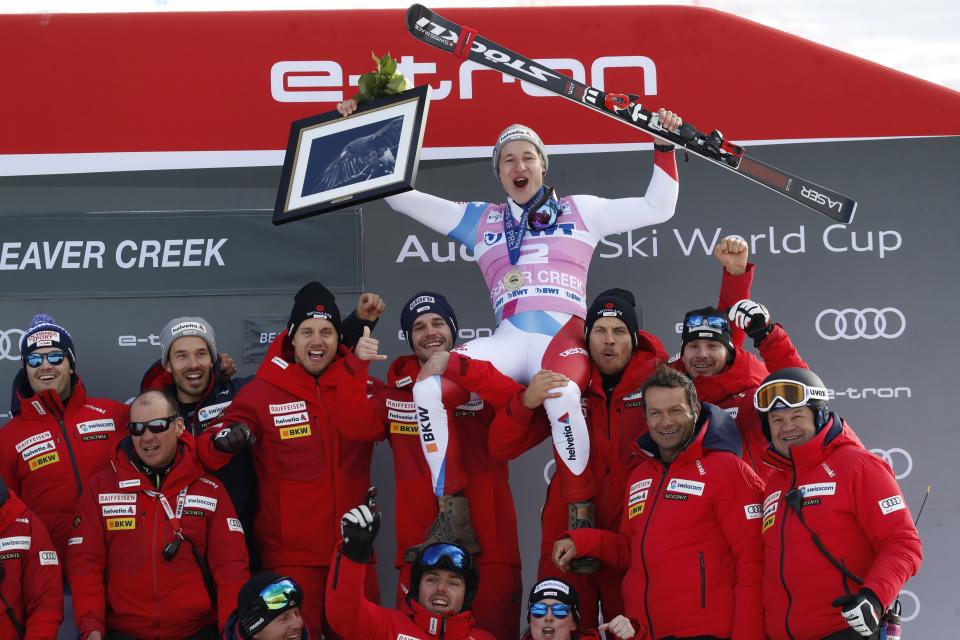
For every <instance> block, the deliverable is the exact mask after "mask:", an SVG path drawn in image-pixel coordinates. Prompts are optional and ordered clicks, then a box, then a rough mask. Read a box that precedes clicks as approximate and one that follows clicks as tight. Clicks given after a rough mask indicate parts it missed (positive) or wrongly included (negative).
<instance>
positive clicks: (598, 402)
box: [490, 331, 667, 573]
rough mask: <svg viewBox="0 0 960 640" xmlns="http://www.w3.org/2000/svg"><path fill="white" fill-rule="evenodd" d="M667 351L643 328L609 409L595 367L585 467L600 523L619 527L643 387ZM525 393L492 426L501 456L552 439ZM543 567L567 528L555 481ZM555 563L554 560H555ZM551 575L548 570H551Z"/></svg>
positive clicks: (545, 521)
mask: <svg viewBox="0 0 960 640" xmlns="http://www.w3.org/2000/svg"><path fill="white" fill-rule="evenodd" d="M666 357H667V353H666V351H665V350H664V348H663V344H662V343H661V342H660V340H659V339H658V338H657V337H656V336H654V335H652V334H649V333H646V332H644V331H641V332H640V336H639V340H638V342H637V349H636V351H634V353H633V356H632V357H631V359H630V362H629V363H628V364H627V368H626V370H625V371H624V373H623V377H622V378H621V380H620V383H619V384H618V385H617V387H616V388H615V389H614V391H613V397H612V398H611V399H610V410H609V411H608V410H607V402H606V393H605V392H604V390H603V385H602V381H601V377H600V372H599V371H598V370H597V368H596V367H594V366H592V365H591V372H590V375H591V379H590V383H589V384H588V386H587V389H586V390H585V391H584V394H583V402H584V403H585V406H586V413H587V428H588V429H589V432H590V461H589V463H588V466H587V468H588V469H589V470H590V473H591V474H592V476H593V479H594V482H595V485H596V488H597V491H596V498H595V509H596V511H595V516H596V525H597V527H600V528H604V529H610V530H613V531H616V530H617V527H618V526H619V523H620V514H621V512H622V504H623V496H624V493H625V491H626V481H627V476H628V474H629V468H628V463H629V462H630V459H629V458H630V456H629V451H630V447H631V445H632V444H633V442H635V441H636V439H637V438H639V437H640V436H641V435H643V434H644V433H646V431H647V426H646V420H645V418H644V415H643V407H642V404H641V399H640V394H639V390H640V385H641V384H643V382H644V380H646V379H647V378H648V377H650V375H651V374H652V373H653V372H654V370H655V368H656V363H657V361H662V360H665V359H666ZM522 395H523V394H522V393H518V394H517V395H516V397H515V398H514V399H513V400H511V401H510V404H509V405H508V406H507V409H506V410H504V411H501V412H500V413H498V414H497V418H496V419H495V420H494V423H493V426H492V427H491V429H490V452H491V454H492V455H493V456H494V457H496V458H498V459H500V460H510V459H513V458H516V457H518V456H520V455H521V454H523V453H524V452H526V451H527V450H528V449H530V448H532V447H534V446H536V445H537V444H539V443H540V442H542V441H543V440H544V439H546V438H548V437H550V425H549V423H548V422H547V421H546V418H545V417H544V416H543V413H542V411H540V412H539V418H537V419H535V416H537V415H538V412H533V411H530V410H529V409H527V408H526V407H525V406H523V401H522ZM541 527H542V528H541V532H542V533H541V540H540V557H541V568H542V567H543V566H544V563H545V562H550V557H551V555H552V553H553V542H554V540H556V539H557V537H559V535H560V533H561V532H562V531H563V530H565V529H566V528H567V501H566V500H565V499H564V497H563V496H561V495H560V492H559V491H558V490H557V489H556V487H554V483H551V484H550V486H549V487H548V488H547V499H546V503H545V504H544V507H543V513H542V516H541ZM551 566H552V563H551ZM547 573H550V571H549V570H548V571H547Z"/></svg>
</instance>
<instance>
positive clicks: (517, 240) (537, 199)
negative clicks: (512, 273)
mask: <svg viewBox="0 0 960 640" xmlns="http://www.w3.org/2000/svg"><path fill="white" fill-rule="evenodd" d="M552 191H553V190H552V189H548V188H547V186H546V185H541V186H540V190H539V191H537V195H535V196H534V197H533V199H532V200H530V202H529V203H528V204H527V206H525V207H524V208H523V213H521V214H520V220H519V221H517V220H514V219H513V210H512V208H511V207H510V202H509V201H507V210H506V212H504V215H503V235H504V237H505V238H506V241H507V256H508V257H509V258H510V264H517V261H519V260H520V245H521V244H523V236H524V234H525V233H526V232H527V219H528V218H529V217H530V212H531V211H536V210H537V209H539V208H540V207H542V206H543V205H544V203H546V201H547V200H549V199H550V194H551V193H552Z"/></svg>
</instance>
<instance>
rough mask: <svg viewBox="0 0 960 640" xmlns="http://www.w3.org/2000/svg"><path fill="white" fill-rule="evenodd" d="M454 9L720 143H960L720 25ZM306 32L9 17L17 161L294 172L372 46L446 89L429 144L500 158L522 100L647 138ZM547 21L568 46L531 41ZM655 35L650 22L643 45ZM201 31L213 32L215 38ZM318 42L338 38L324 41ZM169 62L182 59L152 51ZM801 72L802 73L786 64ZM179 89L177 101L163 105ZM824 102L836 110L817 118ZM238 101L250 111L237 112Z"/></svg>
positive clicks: (548, 114)
mask: <svg viewBox="0 0 960 640" xmlns="http://www.w3.org/2000/svg"><path fill="white" fill-rule="evenodd" d="M441 13H442V14H443V15H445V16H448V17H449V18H451V19H453V20H455V21H457V22H460V23H461V24H469V25H472V26H473V28H475V29H477V31H478V33H481V34H483V35H486V36H488V37H490V38H492V39H493V40H495V41H496V42H502V43H512V42H517V43H520V42H522V43H524V45H523V47H521V50H520V53H522V54H523V55H525V56H527V57H529V58H532V59H535V60H540V61H541V63H542V64H545V65H549V66H550V67H551V68H554V69H556V70H558V71H560V72H562V73H564V74H567V75H570V76H572V77H574V78H576V79H577V80H580V81H582V82H585V83H587V84H589V85H592V86H594V87H597V88H599V89H609V90H612V91H617V90H620V91H624V92H632V93H636V94H638V95H639V96H640V99H641V101H642V102H644V103H649V102H651V101H653V102H655V103H657V104H682V105H685V109H689V111H684V113H683V115H684V120H689V121H690V122H695V123H697V124H698V126H699V127H700V128H701V129H704V130H709V128H710V127H713V126H719V127H722V128H723V131H724V133H726V134H727V135H728V136H730V138H731V139H733V140H740V141H743V140H758V139H786V138H790V139H795V138H811V137H815V138H830V137H834V138H835V137H851V136H856V137H865V136H895V135H937V134H946V133H954V132H956V131H957V130H958V129H960V97H958V96H957V94H956V93H955V92H952V91H950V90H948V89H946V88H944V87H939V86H937V85H934V84H932V83H928V82H923V81H921V80H918V79H914V78H909V77H907V76H905V75H902V74H897V73H893V72H891V71H890V70H888V69H886V68H883V67H881V66H879V65H875V64H872V63H869V62H867V61H865V60H861V59H858V58H855V57H853V56H850V55H847V54H843V53H841V52H838V51H833V50H831V49H828V48H826V47H823V46H820V45H817V44H814V43H812V42H809V41H804V40H801V39H798V38H796V37H794V36H792V35H790V34H787V33H783V32H780V31H776V30H774V29H770V28H767V27H764V26H761V25H757V24H755V23H752V22H750V21H747V20H743V19H740V18H737V17H734V16H732V15H729V14H724V13H721V12H717V11H712V10H706V9H701V8H694V7H632V6H617V7H605V8H604V10H603V11H602V12H597V11H596V10H595V9H594V8H592V7H562V8H556V7H550V8H546V7H516V8H491V9H485V10H483V11H477V10H470V9H445V10H443V11H442V12H441ZM374 16H375V17H374ZM290 20H291V18H290V15H288V14H287V13H284V12H270V11H249V12H211V13H196V12H190V13H174V12H170V13H164V14H162V15H158V14H144V13H118V14H93V13H89V14H45V15H44V16H43V17H42V19H39V18H38V17H37V16H31V15H6V16H3V20H2V26H3V31H4V34H5V36H6V37H4V38H3V39H2V40H0V56H2V59H4V60H10V61H15V63H16V64H15V66H14V67H13V68H12V70H13V71H14V72H15V73H16V78H17V79H18V84H17V86H18V92H17V94H16V96H15V97H16V99H11V100H8V101H5V103H4V105H3V117H4V121H7V122H16V123H18V126H16V127H8V130H7V131H5V135H4V136H3V140H0V154H70V153H90V152H96V153H97V156H95V157H94V158H91V159H84V158H75V159H73V163H74V164H76V165H82V164H86V165H87V168H83V167H82V166H77V167H75V168H74V170H75V171H84V170H86V171H90V170H104V167H103V164H102V163H104V162H105V161H106V160H108V159H109V153H110V152H120V151H123V152H131V151H133V152H167V154H156V155H151V154H147V155H146V157H144V158H140V157H139V156H135V155H134V156H133V158H131V159H128V160H126V162H125V164H122V165H120V166H119V167H117V169H114V170H119V169H121V168H122V169H123V170H131V168H140V167H141V166H143V167H146V168H149V167H150V166H151V164H150V163H151V162H153V163H156V162H161V161H162V159H163V158H164V156H165V155H172V154H174V153H176V152H180V154H182V153H183V152H187V151H207V152H211V151H221V152H240V151H244V150H274V152H272V153H266V152H264V151H256V152H248V153H247V154H246V155H243V156H241V157H242V158H243V160H237V159H234V158H232V157H231V156H229V155H226V156H221V155H218V154H206V155H201V156H198V157H197V158H195V159H193V160H192V162H193V165H191V166H226V164H227V163H230V164H231V166H237V165H239V164H245V165H247V166H252V165H264V164H274V165H277V164H280V162H281V160H282V153H277V152H276V150H279V149H280V148H282V142H283V141H284V140H285V139H286V138H285V134H286V132H287V131H288V129H289V125H290V122H291V121H292V120H295V119H298V118H303V117H306V116H310V115H313V114H316V113H321V112H325V111H330V110H332V109H333V108H334V105H335V104H336V103H337V102H339V101H341V100H344V99H345V98H347V97H349V96H352V95H353V94H355V93H356V85H357V83H358V79H359V76H360V74H362V73H365V72H368V71H370V70H371V68H372V67H371V61H370V56H369V51H368V49H367V48H364V47H356V46H354V44H355V41H356V37H357V34H359V33H362V34H363V37H364V39H365V40H366V41H369V42H376V43H377V46H378V47H379V49H378V50H382V51H390V52H392V53H393V55H394V57H395V58H396V59H397V60H398V62H399V70H400V71H401V72H403V73H404V74H405V75H406V76H407V78H409V80H410V81H411V82H412V83H413V84H414V85H423V84H429V85H430V86H432V87H433V93H432V100H431V105H430V126H429V127H427V131H426V138H425V146H427V147H439V148H448V147H455V148H456V147H483V148H484V152H485V153H486V154H489V149H490V147H491V145H492V144H493V143H494V141H495V139H496V136H497V134H498V133H499V131H500V130H501V129H502V128H503V126H504V121H503V118H502V114H500V113H499V112H498V110H497V109H492V108H491V106H490V105H497V104H507V103H509V104H511V105H512V108H513V109H514V110H516V111H517V112H520V113H536V114H537V132H538V133H539V134H540V136H541V137H542V138H543V139H544V140H547V141H550V142H551V143H552V144H563V145H577V144H606V145H617V144H621V143H625V142H627V143H634V142H636V141H637V139H638V134H637V133H636V132H634V131H631V130H630V128H628V127H625V126H623V125H622V124H620V123H617V122H614V121H612V120H609V119H606V118H599V117H598V116H597V115H596V114H595V113H591V112H590V111H589V110H588V109H585V108H582V107H581V108H578V107H575V106H573V105H571V104H570V103H569V102H568V101H567V100H566V99H564V98H561V97H557V96H553V95H550V94H547V93H546V92H544V91H543V90H540V89H538V88H536V87H533V86H530V85H528V84H526V83H522V82H518V81H516V80H515V79H514V78H510V77H506V76H503V75H502V74H500V73H497V72H495V71H492V70H489V69H486V68H481V67H479V66H478V65H477V64H476V63H474V62H472V61H467V60H464V59H462V58H459V57H457V56H453V55H450V54H447V53H444V52H442V51H438V50H436V49H433V48H431V47H429V46H428V45H425V44H423V43H421V42H417V41H416V40H414V39H413V38H411V37H410V36H409V34H408V33H407V31H406V24H405V15H404V11H403V10H402V9H391V10H383V11H378V12H376V13H371V12H358V11H301V12H298V13H297V14H296V23H297V27H298V28H297V30H296V33H292V32H291V30H290ZM530 24H536V25H537V26H538V29H539V30H540V31H541V32H543V33H551V34H556V35H557V37H556V38H549V39H537V38H533V39H531V38H529V37H527V36H528V29H527V25H530ZM637 24H641V25H643V37H642V38H638V37H637V33H636V25H637ZM677 24H695V25H696V26H695V28H696V32H697V34H698V36H697V46H696V47H685V48H679V49H678V48H677V47H676V46H675V43H674V41H673V35H672V34H673V33H675V30H676V25H677ZM198 33H202V34H205V35H204V37H203V38H198V37H196V34H198ZM317 33H323V34H325V36H324V37H323V38H320V39H318V38H316V37H314V35H315V34H317ZM91 42H92V43H96V46H90V43H91ZM170 42H177V47H170V46H169V44H170ZM237 42H244V43H245V49H244V55H243V56H233V57H224V56H216V55H210V52H211V51H220V50H227V49H229V48H230V47H231V46H232V45H234V44H235V43H237ZM153 51H163V52H164V55H162V56H154V55H148V53H147V52H153ZM489 55H501V56H502V55H506V54H503V53H502V52H490V53H489ZM784 59H789V60H790V62H791V63H790V65H788V66H784V65H782V64H779V62H778V61H780V60H784ZM731 60H735V61H736V64H731V62H730V61H731ZM54 67H56V68H57V69H58V70H59V73H58V78H59V80H58V82H55V83H54V82H49V80H48V79H49V70H50V69H51V68H54ZM693 77H709V78H713V79H714V80H715V81H716V82H717V83H718V86H723V87H724V91H725V93H727V94H728V95H748V96H751V98H752V100H753V102H752V103H751V104H752V108H751V109H743V107H742V104H740V103H739V102H737V101H735V100H731V101H705V100H703V87H702V85H701V84H699V83H696V82H679V83H676V82H675V83H664V82H662V80H661V79H662V78H693ZM105 78H107V79H111V78H112V79H120V78H122V79H123V81H122V83H121V82H119V81H114V82H109V81H108V82H107V88H108V89H109V90H110V99H109V100H99V101H96V102H95V103H94V102H93V101H91V100H88V98H89V97H90V96H92V95H94V93H95V89H94V88H95V87H103V86H104V79H105ZM771 78H775V79H776V82H774V83H771V82H770V79H771ZM168 86H176V87H177V91H175V92H166V93H164V92H161V91H158V88H159V87H168ZM812 93H813V94H815V95H817V96H821V98H820V99H821V100H827V101H828V102H827V103H826V106H828V107H830V108H824V109H811V104H812V100H813V99H814V98H812V97H811V94H812ZM905 94H909V95H910V96H911V105H913V106H914V107H915V108H916V109H917V110H918V111H922V112H923V113H927V114H929V117H928V118H923V119H921V120H919V121H912V120H910V119H906V118H903V117H901V116H902V114H901V113H900V111H899V110H898V108H897V107H898V105H896V104H895V102H896V101H880V100H877V99H876V96H883V95H905ZM63 96H71V97H72V98H73V99H74V102H75V104H77V105H87V106H86V107H80V108H81V111H80V112H79V114H78V115H79V116H80V117H81V118H82V121H83V123H84V126H82V127H78V126H76V123H75V121H74V120H72V119H70V118H63V117H62V113H61V111H60V110H59V106H60V105H61V103H62V98H63ZM238 104H242V105H244V108H243V109H242V110H238V109H236V108H235V107H236V105H238ZM144 122H149V123H150V126H149V127H145V126H143V123H144ZM464 122H467V123H469V126H466V127H465V126H463V123H464ZM131 131H135V132H136V136H135V137H131V135H130V132H131ZM618 150H619V149H618ZM454 153H455V151H454ZM128 155H133V154H128ZM104 156H107V157H106V158H104ZM446 157H457V156H455V155H453V156H451V155H447V156H446ZM41 158H42V156H41ZM158 158H159V159H158ZM68 161H69V159H66V160H64V162H68ZM21 164H24V163H21ZM36 164H38V165H40V164H42V163H41V162H40V161H39V159H38V160H37V162H36ZM48 164H49V163H48ZM184 166H186V165H184ZM25 170H26V169H24V168H21V169H17V167H16V165H15V163H13V162H10V163H9V166H5V167H4V171H6V172H7V173H9V174H11V175H15V173H14V172H16V171H21V172H23V171H25ZM39 170H42V169H38V171H39ZM47 170H48V171H50V170H52V171H55V172H61V171H62V168H61V167H57V166H54V167H52V168H49V169H47ZM107 170H110V169H107Z"/></svg>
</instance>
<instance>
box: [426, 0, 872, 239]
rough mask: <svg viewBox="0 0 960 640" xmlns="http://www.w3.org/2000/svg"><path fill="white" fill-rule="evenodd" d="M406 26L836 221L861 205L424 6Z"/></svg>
mask: <svg viewBox="0 0 960 640" xmlns="http://www.w3.org/2000/svg"><path fill="white" fill-rule="evenodd" d="M407 29H408V30H409V31H410V33H411V34H412V35H413V36H414V37H415V38H417V39H418V40H420V41H422V42H425V43H426V44H429V45H431V46H433V47H436V48H438V49H441V50H443V51H446V52H447V53H452V54H454V55H456V56H458V57H461V58H465V59H468V60H472V61H473V62H476V63H478V64H481V65H483V66H485V67H488V68H490V69H494V70H496V71H500V72H501V73H504V74H506V75H509V76H513V77H514V78H518V79H520V80H523V81H525V82H529V83H530V84H533V85H536V86H538V87H540V88H542V89H546V90H547V91H550V92H551V93H554V94H556V95H558V96H562V97H564V98H567V99H568V100H571V101H573V102H576V103H578V104H581V105H584V106H586V107H590V108H592V109H594V110H596V111H599V112H600V113H602V114H604V115H606V116H609V117H611V118H616V119H617V120H620V121H621V122H625V123H627V124H629V125H632V126H634V127H637V128H639V129H641V130H643V131H645V132H647V133H649V134H650V135H652V136H654V137H655V138H659V139H660V140H662V141H664V142H667V143H670V144H673V145H676V146H678V147H681V148H683V149H685V150H686V151H687V152H689V153H691V154H693V155H695V156H698V157H700V158H703V159H704V160H707V161H709V162H712V163H714V164H717V165H720V166H721V167H723V168H725V169H728V170H730V171H733V172H734V173H736V174H738V175H741V176H743V177H744V178H747V179H748V180H752V181H753V182H756V183H757V184H760V185H762V186H764V187H767V188H768V189H770V190H772V191H775V192H777V193H779V194H780V195H783V196H785V197H787V198H790V199H791V200H793V201H794V202H797V203H798V204H801V205H803V206H805V207H807V208H810V209H813V210H814V211H816V212H818V213H821V214H823V215H825V216H827V217H828V218H831V219H833V220H836V221H837V222H840V223H842V224H849V223H850V222H851V221H852V220H853V215H854V213H855V212H856V209H857V202H856V200H853V199H852V198H850V197H848V196H845V195H843V194H841V193H838V192H836V191H834V190H832V189H828V188H827V187H824V186H821V185H818V184H816V183H814V182H811V181H809V180H806V179H805V178H800V177H798V176H795V175H793V174H790V173H787V172H786V171H783V170H781V169H778V168H776V167H774V166H771V165H769V164H766V163H764V162H761V161H759V160H756V159H755V158H751V157H750V156H748V155H747V154H746V152H745V150H744V148H743V147H742V146H740V145H737V144H734V143H731V142H729V141H727V140H725V139H724V138H723V135H722V134H721V133H720V132H719V131H716V130H714V131H712V132H711V133H709V134H705V133H703V132H701V131H698V130H697V129H696V128H695V127H693V126H692V125H690V124H689V123H684V124H683V125H682V126H681V127H680V129H678V130H677V131H676V132H671V131H667V130H666V129H664V128H663V127H662V126H660V122H659V118H658V116H657V114H656V113H653V112H651V111H648V110H647V109H644V108H643V105H642V104H641V103H640V98H639V96H637V95H634V94H622V93H607V92H604V91H601V90H599V89H596V88H594V87H591V86H589V85H586V84H583V83H582V82H578V81H577V80H574V79H573V78H570V77H568V76H566V75H564V74H562V73H560V72H559V71H555V70H553V69H550V68H549V67H545V66H543V65H541V64H539V63H537V62H535V61H534V60H531V59H529V58H526V57H524V56H522V55H520V54H518V53H516V52H515V51H511V50H510V49H507V48H506V47H502V46H500V45H498V44H497V43H495V42H493V41H492V40H488V39H487V38H484V37H483V36H480V35H478V34H477V32H476V30H474V29H471V28H469V27H464V26H461V25H459V24H457V23H455V22H452V21H450V20H448V19H446V18H444V17H443V16H440V15H438V14H437V13H435V12H433V11H431V10H430V9H427V8H426V7H424V6H423V5H420V4H415V5H413V6H411V7H410V8H409V9H407Z"/></svg>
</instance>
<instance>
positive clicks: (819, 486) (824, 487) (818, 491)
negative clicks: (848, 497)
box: [797, 482, 837, 498]
mask: <svg viewBox="0 0 960 640" xmlns="http://www.w3.org/2000/svg"><path fill="white" fill-rule="evenodd" d="M797 489H798V490H799V491H800V495H802V496H803V497H804V498H806V497H807V496H832V495H834V494H835V493H836V492H837V483H836V482H817V483H815V484H802V485H800V486H799V487H797Z"/></svg>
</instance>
